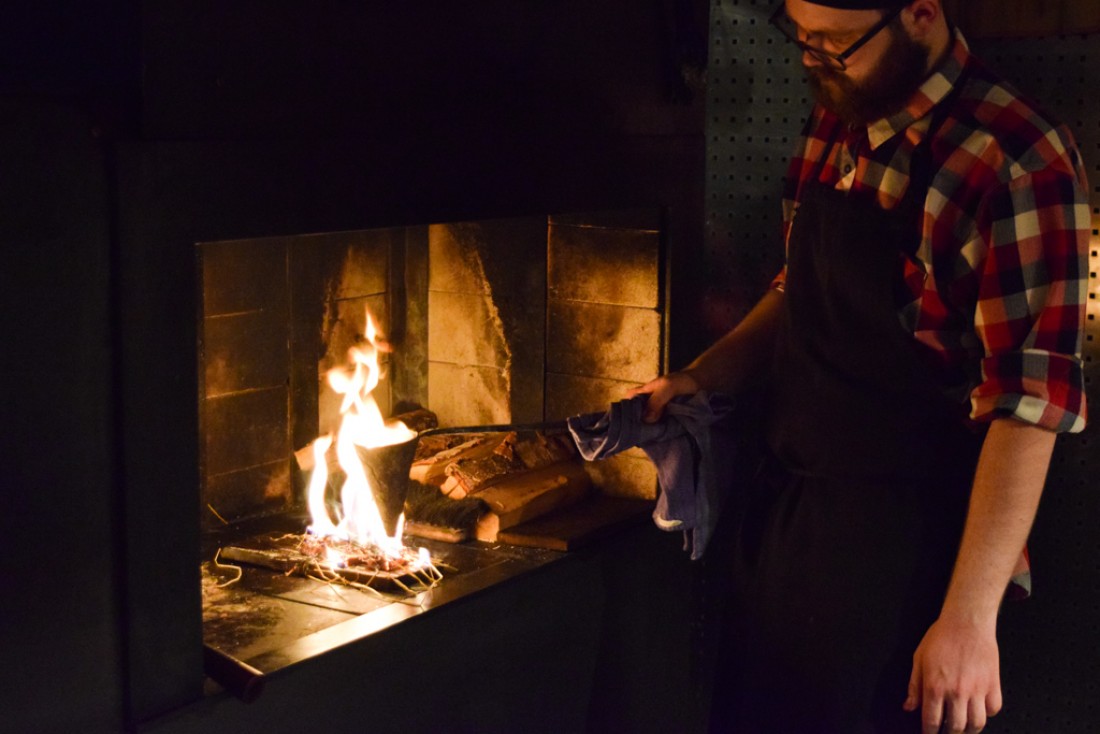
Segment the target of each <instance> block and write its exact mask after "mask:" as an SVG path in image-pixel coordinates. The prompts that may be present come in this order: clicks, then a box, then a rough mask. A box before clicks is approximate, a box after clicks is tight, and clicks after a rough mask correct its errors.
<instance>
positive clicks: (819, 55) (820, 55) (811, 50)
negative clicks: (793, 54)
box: [768, 1, 905, 71]
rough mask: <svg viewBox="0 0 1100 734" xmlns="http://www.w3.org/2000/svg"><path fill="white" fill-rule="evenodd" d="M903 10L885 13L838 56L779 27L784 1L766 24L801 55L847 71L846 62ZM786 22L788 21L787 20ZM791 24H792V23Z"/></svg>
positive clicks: (785, 11)
mask: <svg viewBox="0 0 1100 734" xmlns="http://www.w3.org/2000/svg"><path fill="white" fill-rule="evenodd" d="M904 9H905V6H904V5H899V6H898V7H897V8H895V9H894V10H891V11H890V12H888V13H886V15H884V16H882V18H880V19H879V21H878V22H877V23H875V24H874V25H873V26H871V27H870V28H869V29H867V32H866V33H864V34H863V35H862V36H860V37H859V38H857V39H856V41H855V42H854V43H853V44H852V45H850V46H849V47H848V48H846V49H844V50H843V51H841V52H840V53H838V54H834V53H830V52H828V51H826V50H825V49H823V48H817V47H816V46H811V45H810V44H808V43H805V42H804V41H801V40H799V38H798V37H797V36H794V35H791V33H790V32H788V29H786V28H784V27H783V26H782V25H780V23H779V19H780V17H781V16H783V15H786V13H787V3H786V2H785V1H781V2H780V3H779V5H778V7H776V9H775V11H774V12H772V14H771V17H769V18H768V23H769V24H771V25H772V27H774V28H775V29H776V30H777V31H779V32H780V33H781V34H782V35H783V37H784V38H786V39H787V40H788V41H790V42H791V43H793V44H794V45H795V46H797V47H798V49H799V50H800V51H802V52H803V53H808V54H810V55H811V56H813V57H814V58H815V59H817V60H818V61H821V62H823V63H825V64H828V65H829V66H832V67H833V68H834V69H836V70H837V71H847V69H848V63H847V60H848V59H849V58H850V57H851V56H852V54H854V53H855V52H856V51H858V50H860V49H861V48H863V47H864V46H865V45H866V44H867V42H868V41H870V40H871V39H872V38H874V37H875V36H876V35H878V34H879V32H880V31H881V30H882V29H883V28H885V27H886V26H888V25H890V23H892V22H893V21H894V19H895V18H897V17H898V16H899V15H901V11H902V10H904ZM788 20H790V19H789V18H788ZM791 22H792V23H794V21H791ZM796 25H797V24H796Z"/></svg>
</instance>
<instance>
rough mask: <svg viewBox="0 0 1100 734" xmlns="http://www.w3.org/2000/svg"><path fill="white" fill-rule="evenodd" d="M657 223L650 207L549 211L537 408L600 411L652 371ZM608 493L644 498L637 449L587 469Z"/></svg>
mask: <svg viewBox="0 0 1100 734" xmlns="http://www.w3.org/2000/svg"><path fill="white" fill-rule="evenodd" d="M658 225H659V222H658V221H656V219H655V218H654V217H653V214H652V213H647V212H640V213H636V214H633V213H614V214H599V213H597V214H593V215H588V216H585V215H570V216H568V217H553V218H551V225H550V230H549V238H548V254H547V261H548V292H549V303H548V313H549V318H548V319H547V323H548V324H549V326H548V339H547V345H548V347H547V377H546V412H547V415H548V416H552V417H566V416H569V415H575V414H577V413H590V412H599V411H603V410H606V409H607V408H608V406H610V404H611V403H613V402H615V401H618V400H622V399H623V398H624V397H625V393H626V391H627V390H628V389H629V388H630V387H632V386H634V385H637V384H640V383H644V382H646V381H648V380H650V379H652V378H653V377H655V376H656V375H657V374H659V373H660V372H661V368H662V366H663V365H662V354H663V348H664V344H663V329H664V323H663V317H662V312H661V309H662V307H663V302H664V298H663V294H662V292H661V282H662V278H661V272H660V267H661V266H660V263H661V257H660V251H661V250H660V248H661V240H660V231H659V227H658ZM588 468H589V471H590V473H592V475H593V478H594V480H595V481H596V483H597V484H598V485H599V486H601V487H603V488H604V491H605V492H606V493H609V494H617V495H620V496H630V497H644V498H653V497H655V496H656V489H657V485H656V473H655V471H654V469H653V467H652V465H651V464H650V463H649V461H648V460H647V459H646V458H645V456H644V454H642V453H641V451H637V450H635V451H631V452H627V453H626V454H624V455H622V456H618V457H614V458H612V459H609V460H605V461H601V462H597V463H594V464H590V465H589V467H588Z"/></svg>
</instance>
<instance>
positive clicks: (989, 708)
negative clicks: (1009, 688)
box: [985, 683, 1003, 716]
mask: <svg viewBox="0 0 1100 734" xmlns="http://www.w3.org/2000/svg"><path fill="white" fill-rule="evenodd" d="M1002 704H1003V701H1002V699H1001V685H1000V683H998V684H997V685H996V686H994V687H993V690H991V691H990V692H989V693H988V694H986V697H985V712H986V714H987V715H988V716H996V715H997V714H999V713H1000V712H1001V706H1002Z"/></svg>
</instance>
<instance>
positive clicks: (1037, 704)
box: [705, 0, 1100, 734]
mask: <svg viewBox="0 0 1100 734" xmlns="http://www.w3.org/2000/svg"><path fill="white" fill-rule="evenodd" d="M775 2H776V0H714V2H713V3H712V4H711V16H710V49H709V63H708V71H707V130H706V134H707V190H706V196H707V203H706V216H707V220H706V246H705V256H706V258H707V265H708V267H707V268H706V270H705V272H707V273H709V274H710V277H711V278H712V282H711V283H708V284H706V285H707V286H709V287H710V288H712V289H717V290H722V291H723V292H725V293H728V294H730V295H729V298H730V299H731V301H732V302H733V303H734V304H735V306H736V308H735V309H734V310H735V312H737V313H735V314H734V315H735V316H739V315H740V314H741V313H743V312H744V310H745V309H747V308H748V307H749V306H751V303H752V302H753V301H754V300H755V299H756V298H757V297H759V295H760V293H761V289H762V288H763V287H764V285H765V284H766V283H767V280H768V279H769V278H770V277H771V276H772V275H773V274H774V273H775V272H776V271H777V270H778V268H779V266H780V264H781V262H782V248H781V245H780V240H779V225H780V203H779V201H780V196H781V186H782V177H783V175H784V174H785V172H786V166H787V161H788V158H789V156H790V154H791V152H792V149H793V146H794V144H795V141H796V139H797V136H798V133H799V131H800V129H801V126H802V124H803V122H804V120H805V116H806V113H807V112H808V110H809V105H810V100H809V94H808V90H807V88H806V86H805V82H804V76H803V73H802V67H801V64H800V62H799V59H798V56H797V53H796V52H794V50H793V49H792V48H790V47H789V46H788V45H787V44H786V43H785V42H784V41H783V39H781V38H780V37H779V36H778V35H777V34H776V32H775V31H774V30H772V29H771V28H770V26H769V24H768V22H767V18H768V15H769V14H770V12H771V10H772V9H773V8H774V4H775ZM972 47H973V49H974V51H975V52H976V53H977V54H978V55H979V56H981V57H982V58H983V59H985V60H986V62H987V63H988V64H989V65H990V66H991V67H993V68H994V69H997V70H998V71H1000V72H1001V73H1002V74H1003V75H1004V76H1005V77H1006V78H1007V79H1010V80H1012V81H1013V82H1014V83H1015V84H1016V86H1018V87H1019V88H1020V89H1022V90H1024V91H1025V92H1026V93H1028V94H1030V95H1031V96H1033V97H1035V98H1036V99H1038V100H1040V104H1041V106H1043V107H1044V108H1045V109H1047V110H1048V111H1049V112H1050V113H1051V114H1052V115H1053V116H1055V117H1057V118H1059V119H1060V120H1062V121H1063V122H1065V123H1066V124H1067V125H1068V126H1069V127H1070V129H1071V130H1072V132H1073V134H1074V136H1075V137H1076V138H1077V142H1078V144H1079V146H1080V149H1081V151H1082V154H1083V156H1084V159H1085V162H1086V165H1087V170H1088V174H1089V177H1090V182H1089V186H1090V196H1091V204H1090V206H1091V211H1092V220H1093V221H1092V227H1093V229H1092V236H1091V246H1090V281H1089V301H1088V322H1087V335H1086V343H1085V358H1086V382H1087V384H1086V389H1087V393H1088V399H1089V401H1090V404H1091V405H1092V408H1093V410H1092V413H1093V416H1094V419H1093V421H1092V422H1091V423H1090V425H1089V427H1088V428H1087V429H1086V430H1085V432H1084V433H1080V434H1074V435H1064V436H1061V437H1060V438H1059V441H1058V444H1057V449H1056V452H1055V457H1054V461H1053V464H1052V467H1051V471H1050V475H1049V479H1048V482H1047V488H1046V491H1045V493H1044V497H1043V501H1042V506H1041V508H1040V512H1039V517H1038V519H1037V521H1036V526H1035V530H1034V532H1033V534H1032V539H1031V543H1030V548H1031V551H1032V561H1033V569H1034V596H1033V598H1032V599H1030V600H1029V601H1027V602H1024V603H1012V604H1009V605H1006V607H1005V609H1004V612H1003V614H1002V622H1001V627H1002V632H1001V640H1002V669H1003V670H1002V673H1003V678H1004V681H1003V682H1004V690H1005V710H1004V712H1003V713H1002V714H1001V715H1000V716H998V717H997V718H996V719H994V720H993V723H992V724H991V726H990V727H989V728H988V729H987V730H986V731H990V732H1029V733H1033V732H1044V733H1046V732H1058V733H1059V734H1062V733H1067V732H1095V731H1100V652H1098V651H1100V625H1098V624H1097V620H1100V540H1098V537H1100V532H1098V530H1100V451H1098V448H1100V366H1098V365H1100V278H1098V277H1097V273H1098V272H1100V235H1098V229H1100V39H1098V38H1097V36H1073V37H1057V38H1044V39H1037V40H1010V41H995V42H991V41H984V42H974V43H972Z"/></svg>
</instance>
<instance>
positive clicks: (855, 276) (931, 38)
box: [634, 0, 1090, 734]
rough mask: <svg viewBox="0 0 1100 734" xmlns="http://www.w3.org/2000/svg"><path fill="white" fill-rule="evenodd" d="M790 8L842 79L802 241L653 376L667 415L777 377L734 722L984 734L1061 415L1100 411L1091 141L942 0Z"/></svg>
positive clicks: (818, 143) (744, 574)
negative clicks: (1002, 637)
mask: <svg viewBox="0 0 1100 734" xmlns="http://www.w3.org/2000/svg"><path fill="white" fill-rule="evenodd" d="M772 22H773V23H774V24H775V26H776V27H777V29H778V30H780V31H782V32H783V33H785V34H786V35H787V36H788V37H789V38H790V40H792V41H793V42H794V43H795V44H796V45H797V47H798V48H799V49H800V50H801V52H802V63H803V65H804V66H805V69H806V72H807V74H808V76H809V82H810V85H811V87H812V89H813V92H814V95H815V98H816V101H817V104H816V105H815V107H814V109H813V111H812V112H811V114H810V117H809V120H808V122H807V125H806V128H805V131H804V134H803V137H802V141H801V146H800V151H799V153H798V154H797V155H796V156H795V157H794V158H793V159H792V162H791V166H790V170H789V175H788V178H787V183H786V191H785V196H784V221H785V235H786V252H787V264H786V266H785V268H784V269H783V271H782V272H781V273H780V275H779V276H778V277H777V278H776V280H775V282H774V283H773V286H772V288H771V289H770V290H769V291H768V292H767V294H766V295H765V296H764V297H763V298H762V300H761V301H760V302H759V303H758V304H757V306H756V307H755V308H754V309H753V310H752V312H750V314H749V315H748V316H747V317H746V318H745V319H744V320H743V321H742V322H741V323H740V324H739V325H738V326H737V327H736V328H734V329H733V330H732V331H731V332H730V333H728V334H726V335H725V336H724V337H723V338H722V339H720V340H719V341H718V342H717V343H716V344H715V345H713V346H712V347H711V348H710V349H708V350H707V351H706V352H704V353H703V354H702V355H701V356H700V357H699V358H697V359H696V360H695V361H694V362H693V363H692V364H691V365H690V366H688V367H687V368H686V369H684V370H682V371H679V372H673V373H670V374H667V375H664V376H662V377H659V378H657V379H656V380H654V381H652V382H650V383H649V384H647V385H645V386H643V387H641V388H638V389H637V390H635V391H634V394H639V393H646V394H648V395H649V398H648V403H647V406H648V407H647V411H648V414H647V419H648V420H656V418H657V417H659V416H660V415H661V413H662V411H663V409H664V406H665V405H666V404H667V402H668V401H669V400H670V399H671V398H672V397H674V396H677V395H683V394H690V393H694V392H696V391H698V390H701V389H706V390H710V391H722V392H727V393H731V394H736V393H738V392H740V391H744V390H746V389H752V388H753V387H754V386H756V385H760V384H764V385H766V390H767V391H768V401H767V406H768V407H767V410H766V412H767V417H766V421H765V433H766V444H767V447H768V452H767V453H768V458H767V459H766V460H765V462H764V465H763V466H762V468H761V470H760V472H759V474H758V476H757V481H756V482H755V484H756V486H755V487H754V491H753V494H752V496H751V498H750V500H749V509H748V510H747V512H746V513H745V518H744V520H743V521H742V526H741V530H740V535H739V540H738V551H737V554H736V558H735V561H734V569H733V575H734V587H735V589H736V591H737V593H736V595H735V597H736V600H735V604H734V608H735V609H734V614H733V617H732V620H731V621H730V624H729V639H730V642H729V649H728V652H727V654H726V655H725V656H724V657H725V660H726V662H727V663H728V666H725V667H724V670H725V673H724V674H723V675H720V676H719V679H718V681H717V683H716V688H715V692H714V700H715V708H714V714H713V716H712V719H713V721H712V725H713V728H714V729H715V730H716V731H736V732H780V733H784V734H788V733H790V734H807V733H812V732H838V733H843V734H851V733H853V732H894V731H905V732H917V731H924V732H927V733H929V734H931V733H934V732H939V731H947V732H964V731H965V732H978V731H981V730H982V729H983V727H985V725H986V723H987V719H988V717H990V716H993V715H994V714H996V713H997V712H998V711H999V710H1000V708H1001V706H1002V695H1001V687H1000V673H999V651H998V644H997V638H996V624H997V614H998V610H999V606H1000V604H1001V601H1002V599H1003V598H1004V597H1005V595H1006V590H1007V589H1009V588H1011V584H1010V582H1011V581H1013V580H1015V581H1017V582H1022V581H1024V580H1026V566H1024V565H1022V563H1021V562H1022V561H1023V560H1024V559H1026V554H1024V553H1023V551H1024V549H1025V544H1026V541H1027V536H1028V533H1029V531H1030V528H1031V524H1032V522H1033V520H1034V517H1035V512H1036V508H1037V506H1038V502H1039V497H1040V494H1041V492H1042V488H1043V484H1044V481H1045V476H1046V471H1047V466H1048V464H1049V460H1050V456H1051V451H1052V447H1053V443H1054V438H1055V435H1056V434H1057V433H1059V432H1066V431H1071V432H1073V431H1080V430H1081V429H1082V428H1083V427H1084V422H1085V402H1084V388H1083V385H1084V381H1083V370H1082V361H1081V348H1082V334H1083V323H1084V316H1085V314H1084V304H1085V299H1086V247H1087V239H1088V229H1089V226H1090V222H1089V210H1088V205H1087V195H1086V193H1085V192H1086V191H1087V186H1086V182H1085V176H1084V170H1083V166H1082V161H1081V159H1080V156H1079V154H1078V152H1077V149H1076V147H1075V144H1074V142H1073V140H1072V138H1071V136H1070V134H1069V132H1068V131H1067V130H1066V129H1065V128H1064V127H1062V126H1060V125H1058V124H1056V123H1055V122H1052V121H1051V119H1050V118H1049V117H1048V116H1046V115H1045V114H1044V113H1042V112H1040V111H1039V110H1038V109H1037V107H1036V106H1035V105H1034V104H1033V103H1031V102H1028V101H1027V100H1026V99H1024V98H1023V97H1022V96H1021V95H1020V94H1019V93H1018V92H1016V91H1015V90H1014V89H1012V88H1011V87H1010V86H1008V85H1007V84H1006V83H1004V82H1003V81H1002V80H1000V79H999V78H998V77H997V76H996V75H994V74H993V73H992V72H991V71H990V70H988V69H987V68H986V67H985V66H983V65H982V64H981V62H979V61H978V60H977V59H976V58H974V57H973V56H972V55H971V54H970V51H969V49H968V47H967V44H966V41H965V39H964V38H963V36H962V35H961V34H960V33H959V32H957V31H956V30H954V29H953V28H952V27H951V26H950V24H949V22H948V19H947V18H946V17H945V15H944V11H943V8H942V6H941V1H940V0H910V1H908V2H907V1H906V0H786V1H785V2H784V3H782V4H781V5H780V7H779V8H777V9H776V12H775V13H774V15H773V16H772ZM765 378H766V379H765ZM1024 585H1026V584H1024Z"/></svg>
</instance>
